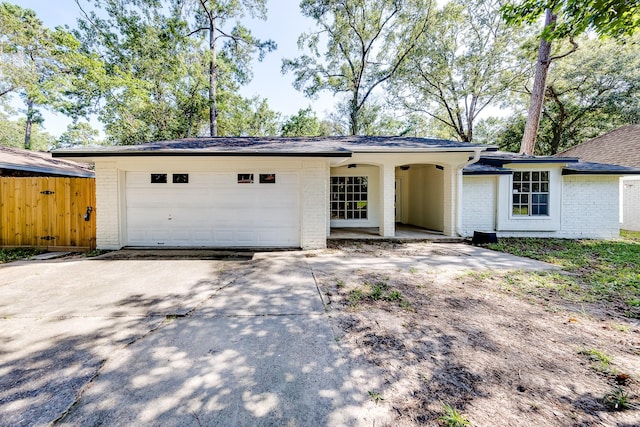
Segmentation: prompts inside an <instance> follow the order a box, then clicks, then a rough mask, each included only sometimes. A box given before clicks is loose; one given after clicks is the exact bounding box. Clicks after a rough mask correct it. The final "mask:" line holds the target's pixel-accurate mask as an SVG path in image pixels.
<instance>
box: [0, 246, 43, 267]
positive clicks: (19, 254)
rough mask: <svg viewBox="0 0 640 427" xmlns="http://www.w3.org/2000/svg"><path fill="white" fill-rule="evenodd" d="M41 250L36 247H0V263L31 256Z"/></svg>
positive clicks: (39, 252)
mask: <svg viewBox="0 0 640 427" xmlns="http://www.w3.org/2000/svg"><path fill="white" fill-rule="evenodd" d="M43 252H44V251H43V250H41V249H36V248H13V249H0V264H4V263H7V262H11V261H17V260H19V259H26V258H31V257H32V256H34V255H38V254H41V253H43Z"/></svg>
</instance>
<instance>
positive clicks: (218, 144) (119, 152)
mask: <svg viewBox="0 0 640 427" xmlns="http://www.w3.org/2000/svg"><path fill="white" fill-rule="evenodd" d="M486 148H489V147H488V146H485V145H478V144H470V143H465V142H457V141H448V140H444V139H432V138H414V137H385V136H333V137H291V138H289V137H215V138H210V137H201V138H185V139H179V140H172V141H158V142H150V143H148V144H141V145H131V146H112V147H98V148H79V149H78V148H76V149H66V150H58V151H55V152H54V153H53V155H54V156H55V157H93V156H98V157H99V156H158V155H164V156H175V155H182V156H185V155H189V156H191V155H209V156H211V155H213V156H215V155H222V156H224V155H226V156H236V155H245V156H250V155H256V156H268V155H272V156H275V155H297V156H308V155H311V156H313V155H316V156H345V157H348V156H350V154H351V153H352V152H377V151H380V152H386V151H388V152H402V151H406V152H412V151H467V150H473V151H475V150H478V149H486Z"/></svg>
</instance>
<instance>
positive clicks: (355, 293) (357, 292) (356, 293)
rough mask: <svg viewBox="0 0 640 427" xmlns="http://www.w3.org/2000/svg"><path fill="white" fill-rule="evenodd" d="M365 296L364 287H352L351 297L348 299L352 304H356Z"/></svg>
mask: <svg viewBox="0 0 640 427" xmlns="http://www.w3.org/2000/svg"><path fill="white" fill-rule="evenodd" d="M363 298H364V294H363V293H362V289H352V290H351V291H349V297H348V298H347V301H348V303H349V305H350V306H355V305H357V304H358V303H360V302H361V301H362V299H363Z"/></svg>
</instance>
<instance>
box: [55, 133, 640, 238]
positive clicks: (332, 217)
mask: <svg viewBox="0 0 640 427" xmlns="http://www.w3.org/2000/svg"><path fill="white" fill-rule="evenodd" d="M487 150H493V148H492V147H488V146H483V145H477V144H469V143H461V142H454V141H445V140H438V139H426V138H408V137H360V136H353V137H317V138H304V137H298V138H276V137H266V138H258V137H255V138H251V137H239V138H225V137H218V138H190V139H183V140H177V141H161V142H154V143H149V144H143V145H138V146H121V147H103V148H93V149H70V150H60V151H56V152H54V153H53V155H54V157H56V158H58V157H60V158H68V159H76V160H77V159H80V160H85V161H91V162H94V163H95V170H96V183H97V190H96V191H97V201H96V203H97V212H98V216H97V220H98V227H97V242H98V248H100V249H119V248H121V247H123V246H151V247H180V246H191V247H199V246H203V247H204V246H207V247H302V248H306V249H310V248H322V247H325V246H326V240H327V237H328V236H329V234H330V230H331V228H332V227H340V228H343V227H356V228H358V227H375V228H378V229H379V234H380V235H381V236H385V237H393V236H394V235H395V228H396V223H403V224H411V225H415V226H418V227H422V228H425V229H429V230H433V231H436V232H439V233H441V234H444V235H446V236H470V235H472V234H473V231H476V230H478V231H498V232H499V233H500V234H501V235H516V234H520V235H528V236H536V235H544V236H550V235H553V236H559V237H613V236H616V235H617V233H618V222H617V216H616V215H614V216H612V215H611V213H610V212H609V210H610V209H609V204H610V203H611V202H612V201H614V202H615V203H616V204H617V197H615V196H612V197H608V198H602V197H601V195H604V194H607V195H608V194H610V193H611V191H610V190H611V188H612V187H615V186H616V185H617V180H618V177H619V176H620V175H621V174H622V172H621V171H620V169H619V168H613V169H607V168H606V167H605V168H600V169H597V168H596V169H594V168H591V169H589V168H586V169H581V168H580V167H579V166H578V165H577V159H569V158H568V159H558V158H522V157H520V156H515V155H511V156H510V157H509V155H505V154H499V153H498V154H496V153H493V154H495V156H491V157H486V158H484V159H481V157H480V156H481V153H483V152H484V151H487ZM488 154H492V153H491V152H488ZM496 156H497V157H496ZM505 156H508V157H505ZM478 161H481V162H482V163H481V164H480V163H477V162H478ZM474 163H475V164H474ZM463 171H464V176H463ZM532 171H534V172H533V175H532V174H531V172H532ZM636 172H638V173H640V171H636ZM566 174H575V175H566ZM514 178H515V179H517V182H516V183H514V182H513V180H514ZM525 181H526V182H525ZM531 183H532V184H531ZM531 185H532V186H533V187H535V188H533V187H532V186H531ZM516 187H517V188H518V191H519V192H520V193H521V194H520V195H519V196H518V200H517V202H514V200H515V198H516V197H515V195H514V196H513V197H512V193H513V191H514V189H515V188H516ZM613 199H615V200H613ZM513 203H515V204H513ZM589 211H591V212H589ZM594 216H598V217H599V218H601V221H600V222H598V223H588V222H586V223H584V219H585V218H586V217H589V218H592V217H594Z"/></svg>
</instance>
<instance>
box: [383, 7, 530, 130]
mask: <svg viewBox="0 0 640 427" xmlns="http://www.w3.org/2000/svg"><path fill="white" fill-rule="evenodd" d="M502 3H503V2H502V1H500V0H452V1H450V2H448V3H447V4H446V5H445V6H444V7H443V8H442V10H439V11H437V12H436V13H435V16H434V19H433V21H432V23H431V25H429V28H428V29H427V31H426V32H425V33H424V34H422V35H421V38H420V42H419V44H418V46H417V48H416V49H415V50H414V51H413V52H412V54H411V55H410V57H409V58H408V59H407V61H406V62H405V63H404V64H403V65H402V67H401V70H400V72H399V73H398V76H397V78H395V79H394V80H393V82H392V87H393V93H394V97H395V100H396V104H397V105H398V106H399V107H401V108H404V109H407V110H409V111H412V112H416V113H419V114H422V115H426V116H427V117H430V118H431V120H432V122H433V124H432V126H433V127H434V129H433V130H434V132H433V133H434V134H436V135H437V136H440V137H444V138H455V139H458V140H461V141H467V142H468V141H473V140H474V122H475V121H476V120H477V118H478V115H479V114H480V113H481V112H482V111H483V110H484V109H485V108H486V107H488V106H497V105H499V104H500V103H502V102H504V97H505V96H506V95H507V93H508V92H509V91H511V90H514V89H516V88H518V87H520V86H522V85H524V82H525V79H526V76H527V71H528V68H529V67H528V65H527V64H525V63H523V61H522V59H521V57H520V54H519V46H520V44H521V43H522V42H523V40H524V36H525V35H526V32H525V31H523V30H521V29H517V28H514V27H510V26H507V25H506V24H505V23H504V21H503V20H502V19H501V18H500V15H499V13H498V11H499V9H500V6H501V4H502Z"/></svg>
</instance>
